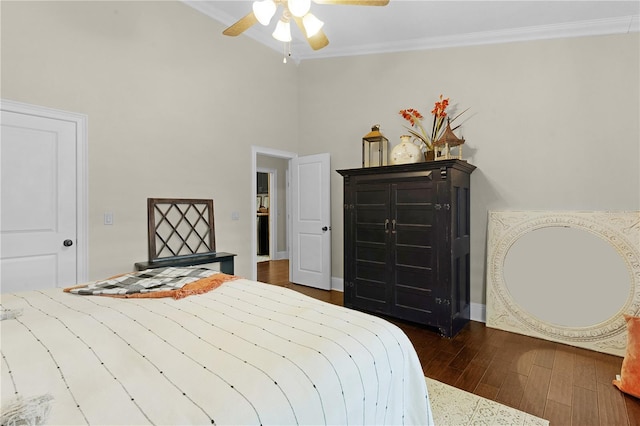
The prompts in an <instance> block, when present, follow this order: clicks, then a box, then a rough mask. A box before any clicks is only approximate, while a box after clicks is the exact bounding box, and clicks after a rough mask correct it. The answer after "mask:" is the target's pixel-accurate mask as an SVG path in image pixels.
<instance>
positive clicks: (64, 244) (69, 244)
mask: <svg viewBox="0 0 640 426" xmlns="http://www.w3.org/2000/svg"><path fill="white" fill-rule="evenodd" d="M62 245H63V246H65V247H71V246H72V245H73V241H72V240H64V242H63V243H62Z"/></svg>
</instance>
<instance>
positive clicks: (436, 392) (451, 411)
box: [425, 377, 549, 426]
mask: <svg viewBox="0 0 640 426" xmlns="http://www.w3.org/2000/svg"><path fill="white" fill-rule="evenodd" d="M425 379H426V381H427V389H428V390H429V399H430V401H431V409H432V412H433V421H434V423H435V424H436V426H449V425H451V426H465V425H510V426H511V425H513V426H515V425H518V426H549V421H548V420H545V419H541V418H540V417H536V416H533V415H531V414H527V413H525V412H524V411H520V410H516V409H515V408H511V407H507V406H506V405H503V404H500V403H497V402H495V401H491V400H488V399H486V398H482V397H481V396H478V395H474V394H472V393H469V392H465V391H463V390H460V389H457V388H454V387H453V386H449V385H447V384H444V383H441V382H438V381H436V380H433V379H430V378H428V377H425Z"/></svg>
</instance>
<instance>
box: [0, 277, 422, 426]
mask: <svg viewBox="0 0 640 426" xmlns="http://www.w3.org/2000/svg"><path fill="white" fill-rule="evenodd" d="M0 303H1V305H2V309H3V312H4V314H5V315H4V317H6V319H4V320H3V321H2V322H1V323H0V326H1V328H0V330H1V333H2V336H1V339H0V350H1V352H2V376H1V377H2V383H1V386H2V388H1V391H2V394H1V395H2V407H3V416H5V415H6V414H7V412H8V410H9V408H7V407H13V408H12V409H13V410H16V408H15V407H16V406H17V407H22V408H23V409H33V407H32V406H33V405H34V404H36V405H37V404H40V405H41V406H40V407H37V406H36V408H39V409H40V411H39V412H40V413H42V412H45V414H46V416H47V418H46V423H47V424H64V425H72V424H110V425H115V424H128V425H133V424H135V425H138V424H172V425H177V424H222V425H223V424H234V425H239V424H255V425H258V424H264V425H267V424H274V425H275V424H277V425H284V424H334V425H335V424H340V425H343V424H344V425H346V424H358V425H361V424H394V425H395V424H419V425H427V424H432V423H433V421H432V415H431V410H430V405H429V397H428V393H427V389H426V384H425V380H424V375H423V372H422V368H421V365H420V362H419V360H418V357H417V355H416V352H415V350H414V348H413V346H412V345H411V342H410V341H409V339H408V338H407V337H406V335H405V334H404V333H403V332H402V331H401V330H400V329H399V328H398V327H396V326H395V325H393V324H391V323H390V322H388V321H385V320H383V319H381V318H378V317H375V316H371V315H368V314H365V313H361V312H357V311H353V310H350V309H346V308H343V307H340V306H336V305H331V304H328V303H324V302H321V301H319V300H316V299H313V298H310V297H307V296H305V295H303V294H300V293H298V292H295V291H292V290H289V289H286V288H282V287H277V286H273V285H267V284H263V283H259V282H256V281H250V280H246V279H238V280H235V281H229V282H226V283H224V284H222V285H221V286H220V287H218V288H217V289H216V290H214V291H211V292H208V293H205V294H200V295H194V296H189V297H186V298H184V299H179V300H174V299H171V298H161V299H118V298H110V297H102V296H80V295H75V294H69V293H64V292H63V291H62V290H61V289H50V290H43V291H30V292H24V293H13V294H3V295H1V299H0ZM11 404H13V405H11ZM43 404H46V406H43ZM29 405H31V406H29ZM31 412H33V410H31ZM36 412H38V411H37V410H36Z"/></svg>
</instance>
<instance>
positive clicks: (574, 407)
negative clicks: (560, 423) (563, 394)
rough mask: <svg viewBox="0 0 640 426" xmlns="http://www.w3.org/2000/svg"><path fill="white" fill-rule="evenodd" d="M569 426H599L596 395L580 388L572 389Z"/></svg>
mask: <svg viewBox="0 0 640 426" xmlns="http://www.w3.org/2000/svg"><path fill="white" fill-rule="evenodd" d="M571 424H572V425H575V426H599V425H600V420H599V416H598V394H597V392H595V391H592V390H590V389H585V388H582V387H580V386H574V387H573V399H572V401H571Z"/></svg>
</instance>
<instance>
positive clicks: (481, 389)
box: [473, 383, 500, 401]
mask: <svg viewBox="0 0 640 426" xmlns="http://www.w3.org/2000/svg"><path fill="white" fill-rule="evenodd" d="M499 390H500V388H497V387H495V386H491V385H488V384H486V383H478V386H476V390H475V391H473V393H474V394H476V395H478V396H481V397H483V398H487V399H490V400H492V401H495V400H496V396H498V391H499Z"/></svg>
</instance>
